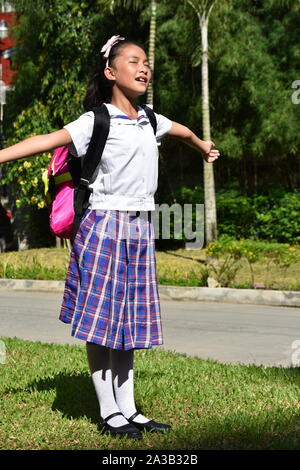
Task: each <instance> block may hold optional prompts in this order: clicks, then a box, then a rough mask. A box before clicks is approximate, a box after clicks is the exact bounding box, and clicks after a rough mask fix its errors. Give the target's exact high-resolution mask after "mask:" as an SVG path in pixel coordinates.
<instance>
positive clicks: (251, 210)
mask: <svg viewBox="0 0 300 470" xmlns="http://www.w3.org/2000/svg"><path fill="white" fill-rule="evenodd" d="M176 201H177V202H178V203H180V204H193V205H196V204H201V203H203V202H204V195H203V189H202V188H200V187H199V186H196V187H195V188H194V189H191V188H187V187H185V186H183V187H181V188H180V191H178V193H177V194H176ZM216 202H217V218H218V220H217V223H218V233H219V235H228V236H230V237H233V238H238V239H239V238H251V239H256V240H269V241H274V242H280V243H299V242H300V190H295V191H293V192H289V193H287V192H286V191H284V190H283V189H282V188H275V189H272V190H269V192H268V193H266V194H259V195H253V196H242V195H241V194H240V193H239V192H238V191H237V190H235V189H230V190H225V189H223V190H220V191H218V192H217V194H216ZM194 214H195V211H194ZM193 223H195V221H194V220H193Z"/></svg>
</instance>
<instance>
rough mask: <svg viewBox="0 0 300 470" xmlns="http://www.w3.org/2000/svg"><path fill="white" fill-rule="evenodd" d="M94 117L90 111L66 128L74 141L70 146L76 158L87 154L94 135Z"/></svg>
mask: <svg viewBox="0 0 300 470" xmlns="http://www.w3.org/2000/svg"><path fill="white" fill-rule="evenodd" d="M94 117H95V115H94V113H93V111H89V112H87V113H84V114H82V115H81V116H80V117H79V118H78V119H76V120H75V121H72V122H70V123H69V124H66V125H65V126H64V129H66V130H67V131H68V132H69V134H70V136H71V139H72V144H70V145H69V149H70V152H71V153H72V154H74V155H75V156H76V157H83V156H84V155H85V154H86V152H87V149H88V146H89V143H90V140H91V137H92V133H93V127H94Z"/></svg>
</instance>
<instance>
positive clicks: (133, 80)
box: [104, 44, 152, 98]
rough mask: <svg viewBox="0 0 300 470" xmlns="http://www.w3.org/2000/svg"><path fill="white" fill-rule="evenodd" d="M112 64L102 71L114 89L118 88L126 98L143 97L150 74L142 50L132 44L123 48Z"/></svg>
mask: <svg viewBox="0 0 300 470" xmlns="http://www.w3.org/2000/svg"><path fill="white" fill-rule="evenodd" d="M120 54H121V55H119V56H117V57H116V58H115V60H114V62H113V66H111V67H107V68H106V69H105V71H104V73H105V75H106V77H107V78H108V79H109V80H113V81H114V82H115V83H114V87H113V88H115V87H117V88H119V90H120V91H122V92H123V93H124V94H125V95H126V96H127V97H128V98H135V97H137V96H139V95H143V94H144V93H145V92H146V90H147V87H148V85H149V81H150V79H151V76H152V73H151V69H150V65H149V62H148V59H147V56H146V54H145V52H144V51H143V49H141V48H140V47H138V46H135V45H134V44H129V45H128V46H124V47H123V48H122V49H121V50H120Z"/></svg>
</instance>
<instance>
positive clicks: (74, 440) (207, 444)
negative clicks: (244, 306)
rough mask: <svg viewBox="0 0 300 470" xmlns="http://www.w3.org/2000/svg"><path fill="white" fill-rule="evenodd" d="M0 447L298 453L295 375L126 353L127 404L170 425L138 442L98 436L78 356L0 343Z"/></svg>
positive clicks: (74, 351)
mask: <svg viewBox="0 0 300 470" xmlns="http://www.w3.org/2000/svg"><path fill="white" fill-rule="evenodd" d="M1 340H2V341H3V342H4V343H5V345H6V361H5V363H4V364H0V370H1V383H0V387H1V414H0V416H1V417H0V420H1V436H0V449H78V450H82V449H98V450H102V449H105V450H112V449H116V450H124V449H129V450H132V449H145V450H149V449H159V450H167V449H170V450H171V449H173V450H177V449H189V450H196V449H198V450H199V449H294V450H295V449H298V450H299V449H300V432H299V431H300V421H299V412H300V401H299V391H300V368H299V367H297V368H296V367H295V368H282V367H281V368H278V367H269V368H267V367H263V366H255V365H253V366H248V365H247V366H246V365H228V364H226V365H225V364H221V363H219V362H217V361H214V360H202V359H200V358H196V357H189V356H186V355H183V354H177V353H173V352H168V351H162V350H159V349H158V348H155V349H154V350H139V351H136V352H135V396H136V404H137V407H138V408H139V409H140V411H141V412H142V413H143V414H144V415H145V416H148V417H149V418H152V419H156V420H158V421H161V422H166V423H170V424H171V425H172V430H171V431H170V432H168V433H166V434H165V435H162V434H149V433H145V434H144V437H143V439H142V440H140V441H135V440H130V439H126V438H120V437H115V438H113V437H111V436H110V435H102V434H100V433H99V431H98V429H97V423H98V421H99V408H98V402H97V399H96V395H95V392H94V388H93V385H92V382H91V379H90V376H89V371H88V366H87V360H86V353H85V348H84V347H81V346H70V345H54V344H43V343H39V342H30V341H24V340H20V339H16V338H1Z"/></svg>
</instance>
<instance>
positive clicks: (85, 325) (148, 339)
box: [59, 210, 163, 350]
mask: <svg viewBox="0 0 300 470" xmlns="http://www.w3.org/2000/svg"><path fill="white" fill-rule="evenodd" d="M136 214H137V215H130V214H129V213H127V211H118V210H88V211H87V212H86V213H85V215H84V218H83V220H82V222H81V225H80V228H79V231H78V233H77V235H76V238H75V240H74V244H73V247H72V252H71V259H70V265H69V270H68V274H67V278H66V284H65V291H64V297H63V303H62V307H61V312H60V316H59V319H60V320H61V321H63V322H65V323H72V336H74V337H76V338H79V339H82V340H85V341H89V342H93V343H97V344H100V345H103V346H107V347H109V348H113V349H124V350H128V349H144V348H152V346H155V345H159V344H162V343H163V336H162V325H161V312H160V301H159V294H158V286H157V276H156V259H155V234H154V228H153V224H152V222H151V220H149V218H148V220H145V218H143V217H141V216H139V215H138V214H139V213H138V212H137V213H136Z"/></svg>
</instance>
